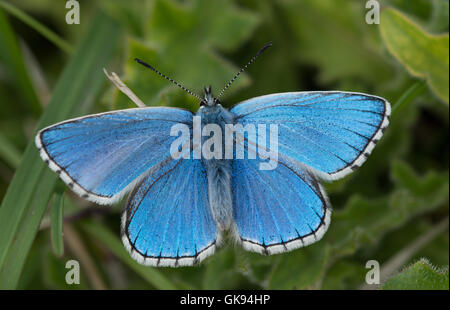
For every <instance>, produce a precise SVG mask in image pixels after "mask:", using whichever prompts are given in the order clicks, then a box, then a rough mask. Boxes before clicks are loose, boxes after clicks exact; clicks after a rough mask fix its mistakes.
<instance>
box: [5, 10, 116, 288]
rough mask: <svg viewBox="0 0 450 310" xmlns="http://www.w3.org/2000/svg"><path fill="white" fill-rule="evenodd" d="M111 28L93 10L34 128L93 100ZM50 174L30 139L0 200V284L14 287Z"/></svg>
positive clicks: (52, 179)
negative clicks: (89, 21)
mask: <svg viewBox="0 0 450 310" xmlns="http://www.w3.org/2000/svg"><path fill="white" fill-rule="evenodd" d="M117 32H118V28H117V25H116V24H115V23H114V22H113V21H112V20H111V19H110V18H109V17H107V16H106V15H104V14H102V13H99V14H98V15H97V16H94V18H93V22H92V24H91V25H90V27H89V30H88V33H87V35H86V36H85V38H84V40H83V41H82V42H81V44H80V45H79V46H78V48H77V50H76V51H75V53H74V54H73V57H72V58H71V60H70V62H69V64H68V65H67V66H66V68H65V69H64V72H63V74H62V76H61V77H60V79H59V80H58V83H57V84H56V87H55V90H54V92H53V95H52V98H51V100H50V102H49V104H48V106H47V108H46V110H45V112H44V114H43V115H42V117H41V119H40V121H39V125H38V128H42V127H44V126H46V125H49V124H52V123H55V122H57V121H62V120H64V119H67V118H69V117H73V116H76V115H77V114H78V115H79V113H80V112H81V111H80V110H81V109H80V108H81V107H84V108H85V109H86V108H88V107H89V106H90V105H91V104H92V103H93V101H94V99H95V97H96V95H97V94H98V92H99V90H100V88H101V86H102V84H103V82H104V81H105V78H104V76H103V71H102V68H103V67H104V66H105V64H106V63H107V61H108V60H109V59H110V57H111V55H112V53H113V51H114V48H115V45H116V42H117V38H118V34H117ZM56 180H57V177H56V174H55V173H53V172H51V171H50V169H48V167H47V166H46V165H45V163H44V162H43V161H42V160H41V158H40V157H39V154H38V151H37V149H36V147H35V145H34V141H30V142H29V144H28V146H27V148H26V150H25V153H24V155H23V158H22V161H21V164H20V167H19V168H18V169H17V171H16V174H15V176H14V178H13V180H12V182H11V184H10V186H9V188H8V191H7V193H6V195H5V198H4V199H3V202H2V204H1V206H0V289H2V288H9V289H12V288H14V287H16V285H17V281H18V279H19V276H20V273H21V270H22V268H23V264H24V261H25V258H26V256H27V254H28V251H29V249H30V246H31V244H32V242H33V240H34V237H35V235H36V232H37V230H38V227H39V223H40V221H41V219H42V216H43V214H44V212H45V210H46V209H47V203H48V201H49V199H50V196H51V194H52V192H53V187H54V186H55V184H56Z"/></svg>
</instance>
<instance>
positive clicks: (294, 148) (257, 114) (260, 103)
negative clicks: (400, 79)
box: [231, 92, 390, 180]
mask: <svg viewBox="0 0 450 310" xmlns="http://www.w3.org/2000/svg"><path fill="white" fill-rule="evenodd" d="M231 112H232V113H233V114H234V115H235V119H236V121H237V122H238V123H241V124H242V125H243V126H245V125H247V124H277V125H278V152H279V153H280V156H279V158H280V160H283V157H284V156H287V157H289V158H291V159H294V160H296V161H298V162H300V163H303V164H305V165H307V166H309V167H310V168H312V169H313V170H315V174H317V175H319V176H320V177H321V178H323V179H328V180H331V179H339V178H342V177H344V176H346V175H347V174H349V173H350V172H352V171H353V170H355V169H356V168H358V167H359V166H361V164H362V163H363V162H364V161H365V160H366V158H367V157H368V156H369V154H370V152H371V151H372V150H373V148H374V147H375V144H376V143H377V142H378V140H379V139H380V138H381V136H382V135H383V133H384V131H385V129H386V127H387V126H388V124H389V116H390V105H389V103H388V102H387V101H386V100H384V99H382V98H379V97H375V96H370V95H366V94H360V93H349V92H294V93H280V94H272V95H267V96H261V97H256V98H252V99H249V100H247V101H244V102H243V103H240V104H238V105H236V106H234V107H233V108H232V109H231Z"/></svg>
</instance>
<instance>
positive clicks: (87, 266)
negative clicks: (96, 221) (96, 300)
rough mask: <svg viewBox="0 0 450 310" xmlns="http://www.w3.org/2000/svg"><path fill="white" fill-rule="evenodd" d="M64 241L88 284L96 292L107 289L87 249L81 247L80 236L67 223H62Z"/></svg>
mask: <svg viewBox="0 0 450 310" xmlns="http://www.w3.org/2000/svg"><path fill="white" fill-rule="evenodd" d="M63 229H64V240H65V241H66V244H67V246H68V248H69V249H70V251H71V252H72V253H74V254H75V256H76V258H77V259H78V260H79V261H80V265H81V266H82V268H83V269H84V271H85V272H84V273H83V274H84V275H86V277H88V278H89V282H90V283H91V285H92V287H93V288H94V289H96V290H106V289H107V287H106V285H105V283H104V282H103V280H102V277H101V275H100V273H99V272H98V270H97V268H96V267H95V264H94V262H93V261H92V258H91V257H90V256H89V254H88V251H87V249H86V248H85V246H84V245H83V242H82V241H81V238H80V236H79V235H78V233H77V231H76V230H75V229H74V228H73V226H72V225H71V224H69V223H64V227H63Z"/></svg>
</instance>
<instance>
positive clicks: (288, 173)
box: [232, 159, 331, 254]
mask: <svg viewBox="0 0 450 310" xmlns="http://www.w3.org/2000/svg"><path fill="white" fill-rule="evenodd" d="M260 163H261V160H260V159H250V160H249V159H237V160H234V161H233V166H232V174H233V218H234V222H235V224H236V227H235V229H236V230H237V231H236V232H237V234H238V235H239V237H238V236H236V237H237V238H239V240H240V241H241V243H242V245H243V247H244V248H245V249H247V250H249V251H254V252H259V253H263V254H275V253H281V252H285V251H290V250H293V249H296V248H299V247H302V246H306V245H308V244H311V243H313V242H315V241H317V240H319V239H320V238H321V237H322V236H323V234H324V233H325V232H326V230H327V228H328V225H329V223H330V215H331V208H330V207H329V205H328V202H327V198H326V196H325V193H324V192H323V190H322V188H321V186H320V184H319V183H318V181H317V179H316V177H315V176H314V175H313V174H311V173H310V172H308V171H307V170H304V169H301V168H300V167H299V166H297V165H296V164H295V163H292V162H290V163H288V162H279V163H278V165H277V167H276V168H275V169H273V170H260V166H259V164H260Z"/></svg>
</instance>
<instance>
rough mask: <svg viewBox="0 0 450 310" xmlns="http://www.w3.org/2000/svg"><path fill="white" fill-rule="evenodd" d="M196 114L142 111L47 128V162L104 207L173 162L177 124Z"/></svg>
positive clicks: (43, 138)
mask: <svg viewBox="0 0 450 310" xmlns="http://www.w3.org/2000/svg"><path fill="white" fill-rule="evenodd" d="M192 116H193V114H192V113H191V112H190V111H187V110H182V109H174V108H151V107H149V108H139V109H128V110H122V111H114V112H108V113H101V114H96V115H89V116H86V117H80V118H76V119H72V120H68V121H65V122H62V123H59V124H56V125H53V126H50V127H47V128H44V129H42V130H41V131H39V133H38V134H37V135H36V139H35V142H36V146H37V147H38V148H39V150H40V155H41V157H42V159H43V160H44V161H45V162H46V163H47V164H48V165H49V166H50V168H51V169H52V170H53V171H55V172H56V173H58V174H59V176H60V177H61V179H62V180H63V181H64V182H65V183H67V184H68V185H69V186H70V187H71V188H72V189H73V190H74V191H75V192H76V193H77V194H79V195H80V196H82V197H84V198H86V199H88V200H90V201H93V202H95V203H100V204H111V203H114V202H116V201H118V200H119V199H120V198H121V197H122V196H123V195H124V194H125V193H126V192H127V191H128V190H129V189H131V188H132V186H133V185H134V184H135V183H136V182H137V181H139V179H140V178H142V176H143V175H144V174H145V172H147V171H149V169H151V168H152V167H155V168H158V167H159V166H160V165H163V164H165V163H167V162H168V161H170V160H171V157H170V152H169V146H170V144H171V143H172V141H174V140H175V139H176V138H177V137H172V136H170V128H171V126H172V125H174V124H176V123H185V124H187V125H189V126H191V122H192Z"/></svg>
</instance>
